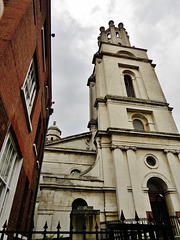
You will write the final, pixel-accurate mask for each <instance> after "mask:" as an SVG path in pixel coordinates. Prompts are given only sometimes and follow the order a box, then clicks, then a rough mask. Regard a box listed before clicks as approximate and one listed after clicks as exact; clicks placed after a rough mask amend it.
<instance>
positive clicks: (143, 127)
mask: <svg viewBox="0 0 180 240" xmlns="http://www.w3.org/2000/svg"><path fill="white" fill-rule="evenodd" d="M135 121H138V122H139V123H140V124H141V127H142V129H138V128H136V126H137V125H136V126H135V124H134V123H135ZM132 123H133V127H134V130H137V131H145V126H144V123H143V121H142V120H141V119H138V118H134V119H133V121H132ZM139 126H140V125H139ZM139 126H138V127H139Z"/></svg>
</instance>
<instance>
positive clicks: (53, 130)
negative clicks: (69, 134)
mask: <svg viewBox="0 0 180 240" xmlns="http://www.w3.org/2000/svg"><path fill="white" fill-rule="evenodd" d="M60 136H61V130H60V129H59V127H58V126H57V125H56V121H54V122H53V125H51V126H50V127H49V128H48V132H47V141H55V140H59V139H60Z"/></svg>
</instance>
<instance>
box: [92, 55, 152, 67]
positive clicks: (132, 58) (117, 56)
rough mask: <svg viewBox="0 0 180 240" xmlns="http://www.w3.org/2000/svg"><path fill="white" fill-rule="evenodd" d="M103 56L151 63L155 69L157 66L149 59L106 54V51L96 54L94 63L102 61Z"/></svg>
mask: <svg viewBox="0 0 180 240" xmlns="http://www.w3.org/2000/svg"><path fill="white" fill-rule="evenodd" d="M103 56H109V57H116V58H123V59H130V60H133V61H138V62H145V63H150V64H151V65H152V67H155V66H156V65H155V64H152V60H150V59H147V58H139V57H132V56H125V55H119V54H117V53H110V52H105V51H101V52H97V53H95V54H94V57H93V61H92V63H93V64H95V60H96V58H98V59H102V58H103Z"/></svg>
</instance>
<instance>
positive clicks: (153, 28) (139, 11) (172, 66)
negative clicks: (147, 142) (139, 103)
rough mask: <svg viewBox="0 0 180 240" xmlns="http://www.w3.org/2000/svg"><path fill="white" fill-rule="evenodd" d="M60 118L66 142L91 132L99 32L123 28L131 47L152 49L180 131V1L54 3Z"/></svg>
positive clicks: (69, 0) (56, 106)
mask: <svg viewBox="0 0 180 240" xmlns="http://www.w3.org/2000/svg"><path fill="white" fill-rule="evenodd" d="M51 2H52V32H54V33H55V34H56V37H55V38H52V82H53V101H55V104H54V105H53V108H54V113H53V115H52V116H51V118H50V125H51V124H52V122H53V121H56V122H57V125H58V126H59V128H60V129H61V131H62V136H63V137H66V136H69V135H73V134H79V133H82V132H87V131H88V128H87V124H88V121H89V91H88V87H87V80H88V78H89V77H90V75H91V74H92V71H93V64H92V58H93V54H94V53H95V52H97V50H98V45H97V37H98V36H99V28H100V27H101V26H104V27H105V28H106V29H107V28H108V22H109V21H110V20H113V21H114V23H115V26H118V23H120V22H123V23H124V27H125V28H126V30H127V32H128V34H129V36H130V42H131V46H135V47H139V48H145V49H148V56H149V58H150V59H152V60H153V63H155V64H157V65H156V68H155V69H156V73H157V76H158V79H159V81H160V84H161V86H162V89H163V91H164V93H165V96H166V99H167V101H168V103H170V106H172V107H174V110H173V116H174V119H175V122H176V124H177V126H178V129H179V130H180V107H179V105H180V60H179V58H180V0H98V1H97V0H89V1H87V0H52V1H51Z"/></svg>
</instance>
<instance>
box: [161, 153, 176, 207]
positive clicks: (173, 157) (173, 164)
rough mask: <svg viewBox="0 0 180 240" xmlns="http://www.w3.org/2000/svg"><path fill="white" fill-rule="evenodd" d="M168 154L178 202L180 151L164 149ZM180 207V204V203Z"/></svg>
mask: <svg viewBox="0 0 180 240" xmlns="http://www.w3.org/2000/svg"><path fill="white" fill-rule="evenodd" d="M164 152H165V153H166V156H167V160H168V164H169V169H170V172H171V180H172V182H173V183H174V185H175V187H176V191H177V194H178V202H180V172H179V169H180V166H179V161H180V153H179V152H177V151H175V150H166V149H165V150H164ZM179 209H180V204H179Z"/></svg>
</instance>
